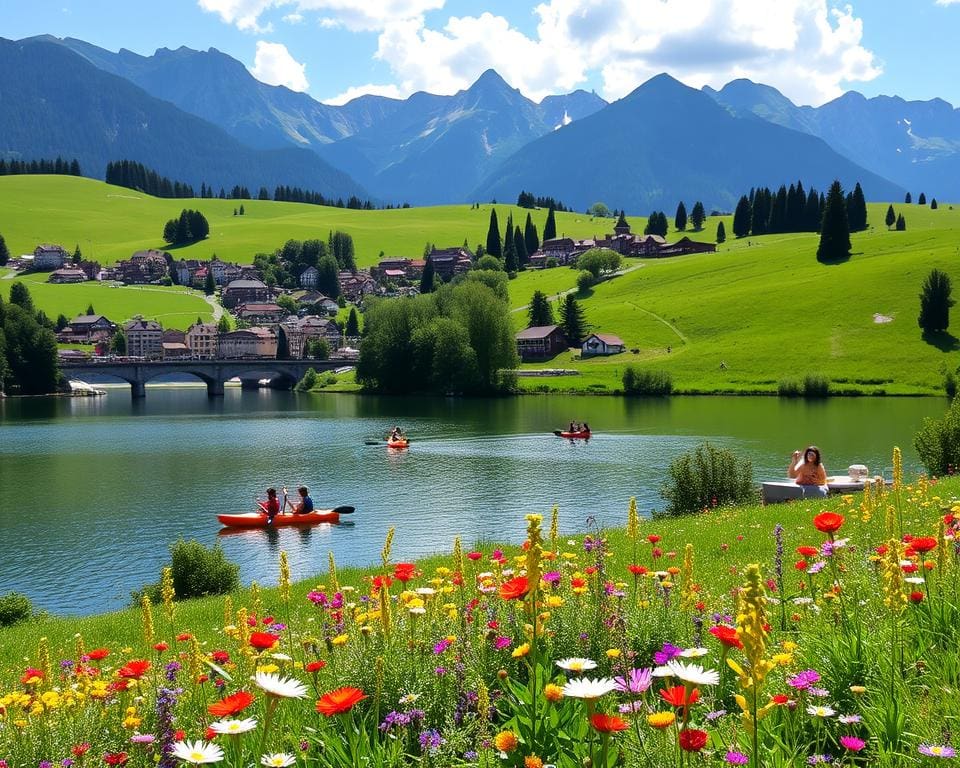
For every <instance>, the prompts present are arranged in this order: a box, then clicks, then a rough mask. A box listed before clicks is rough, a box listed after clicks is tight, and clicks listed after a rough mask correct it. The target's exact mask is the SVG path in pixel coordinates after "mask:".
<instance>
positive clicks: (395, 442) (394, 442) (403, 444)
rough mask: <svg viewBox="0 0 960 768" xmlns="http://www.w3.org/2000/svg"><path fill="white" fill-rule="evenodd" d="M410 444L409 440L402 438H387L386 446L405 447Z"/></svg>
mask: <svg viewBox="0 0 960 768" xmlns="http://www.w3.org/2000/svg"><path fill="white" fill-rule="evenodd" d="M409 445H410V441H409V440H407V439H406V438H404V439H403V440H387V448H407V447H408V446H409Z"/></svg>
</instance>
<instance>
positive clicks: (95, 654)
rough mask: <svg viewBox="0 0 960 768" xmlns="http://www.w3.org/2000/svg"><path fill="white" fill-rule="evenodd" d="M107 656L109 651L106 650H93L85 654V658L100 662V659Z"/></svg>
mask: <svg viewBox="0 0 960 768" xmlns="http://www.w3.org/2000/svg"><path fill="white" fill-rule="evenodd" d="M109 654H110V651H109V649H107V648H94V649H93V650H92V651H90V653H88V654H87V658H88V659H91V660H93V661H100V660H101V659H105V658H107V656H108V655H109Z"/></svg>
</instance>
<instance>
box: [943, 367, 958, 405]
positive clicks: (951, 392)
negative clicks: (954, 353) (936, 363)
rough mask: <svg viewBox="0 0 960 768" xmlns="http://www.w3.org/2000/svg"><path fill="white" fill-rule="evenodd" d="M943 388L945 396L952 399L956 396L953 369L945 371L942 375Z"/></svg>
mask: <svg viewBox="0 0 960 768" xmlns="http://www.w3.org/2000/svg"><path fill="white" fill-rule="evenodd" d="M943 390H944V392H946V393H947V398H948V399H949V400H953V398H955V397H956V396H957V374H955V373H954V372H953V371H947V374H946V376H944V377H943Z"/></svg>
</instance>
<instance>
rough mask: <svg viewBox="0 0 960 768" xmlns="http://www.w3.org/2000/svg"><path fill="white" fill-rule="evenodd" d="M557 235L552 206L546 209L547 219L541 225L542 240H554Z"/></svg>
mask: <svg viewBox="0 0 960 768" xmlns="http://www.w3.org/2000/svg"><path fill="white" fill-rule="evenodd" d="M556 237H557V220H556V217H555V216H554V211H553V206H552V205H551V206H550V208H549V210H547V220H546V222H545V223H544V225H543V242H546V241H547V240H554V239H556Z"/></svg>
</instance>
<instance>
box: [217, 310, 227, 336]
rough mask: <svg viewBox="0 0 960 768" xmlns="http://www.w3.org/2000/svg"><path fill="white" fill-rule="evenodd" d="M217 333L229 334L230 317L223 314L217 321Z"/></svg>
mask: <svg viewBox="0 0 960 768" xmlns="http://www.w3.org/2000/svg"><path fill="white" fill-rule="evenodd" d="M217 333H230V315H228V314H227V313H226V312H224V313H223V314H222V315H220V319H219V320H218V321H217Z"/></svg>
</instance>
